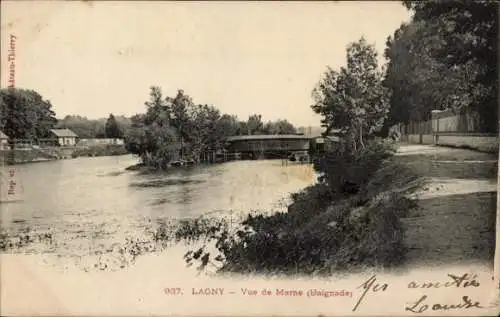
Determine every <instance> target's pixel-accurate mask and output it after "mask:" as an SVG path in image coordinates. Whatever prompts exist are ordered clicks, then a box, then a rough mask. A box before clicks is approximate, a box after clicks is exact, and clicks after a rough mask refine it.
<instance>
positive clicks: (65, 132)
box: [50, 129, 78, 138]
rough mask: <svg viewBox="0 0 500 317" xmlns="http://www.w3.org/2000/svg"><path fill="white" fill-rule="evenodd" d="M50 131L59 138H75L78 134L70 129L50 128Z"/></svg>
mask: <svg viewBox="0 0 500 317" xmlns="http://www.w3.org/2000/svg"><path fill="white" fill-rule="evenodd" d="M50 132H52V133H54V134H55V135H56V136H57V137H59V138H77V137H78V135H76V133H75V132H73V131H71V130H70V129H52V130H50Z"/></svg>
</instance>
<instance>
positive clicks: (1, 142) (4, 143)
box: [0, 131, 10, 150]
mask: <svg viewBox="0 0 500 317" xmlns="http://www.w3.org/2000/svg"><path fill="white" fill-rule="evenodd" d="M8 149H10V146H9V137H8V136H7V135H6V134H5V133H3V132H2V131H0V150H8Z"/></svg>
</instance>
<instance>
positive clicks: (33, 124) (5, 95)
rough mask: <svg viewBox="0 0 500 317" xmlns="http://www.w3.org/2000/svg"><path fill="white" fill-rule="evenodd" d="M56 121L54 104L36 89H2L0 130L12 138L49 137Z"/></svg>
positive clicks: (0, 95)
mask: <svg viewBox="0 0 500 317" xmlns="http://www.w3.org/2000/svg"><path fill="white" fill-rule="evenodd" d="M56 122H57V119H56V118H55V113H54V111H52V104H51V103H50V101H48V100H44V99H43V98H42V96H41V95H40V94H39V93H37V92H36V91H34V90H27V89H19V88H8V89H0V130H2V131H3V132H4V133H5V134H7V135H8V136H9V137H10V138H17V139H34V140H36V139H40V138H47V137H49V136H50V129H52V128H54V126H55V124H56Z"/></svg>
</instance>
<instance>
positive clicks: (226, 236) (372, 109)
mask: <svg viewBox="0 0 500 317" xmlns="http://www.w3.org/2000/svg"><path fill="white" fill-rule="evenodd" d="M382 82H383V73H382V72H381V71H380V70H379V68H378V66H377V54H376V51H375V48H374V47H373V45H370V44H368V43H367V42H366V41H365V39H363V38H361V39H360V40H359V41H357V42H354V43H352V44H350V45H349V46H348V48H347V66H346V67H342V68H341V69H340V70H339V71H336V70H333V69H328V70H327V72H326V73H325V74H324V76H323V78H322V79H321V81H320V82H319V83H318V85H317V87H316V89H315V90H314V92H313V96H314V98H315V104H314V105H312V109H313V110H314V111H315V112H317V113H318V114H320V115H322V116H323V124H324V125H325V126H326V128H327V133H328V131H329V130H331V129H337V130H340V134H341V139H340V142H338V143H337V144H335V146H333V147H331V148H328V149H327V150H326V151H325V152H323V153H318V155H316V157H315V161H314V167H315V169H316V170H317V171H318V172H319V173H320V175H321V176H320V178H319V179H318V183H317V184H315V185H312V186H309V187H307V188H305V189H304V190H303V191H301V192H299V193H296V194H293V195H292V196H291V198H292V203H291V204H290V205H289V207H288V210H287V212H279V213H275V214H273V215H257V216H254V215H248V216H247V217H246V219H244V220H243V221H242V222H241V224H240V226H238V227H236V228H233V226H232V224H231V223H228V222H227V221H226V220H215V219H207V218H200V219H196V220H191V221H183V222H181V225H180V227H179V228H178V229H177V231H176V233H175V239H176V240H178V241H183V240H185V241H188V242H193V241H198V242H199V241H200V240H201V241H202V242H203V245H202V246H201V247H200V248H198V247H197V248H196V249H193V250H189V251H188V252H187V253H186V255H185V260H186V262H187V263H188V265H192V264H193V263H194V262H198V265H197V267H198V269H200V270H202V269H204V268H206V267H207V265H208V264H212V265H214V266H217V267H218V268H219V271H220V272H238V273H269V274H276V273H279V274H331V273H333V272H334V271H339V270H346V269H350V270H353V269H356V268H363V267H366V266H375V267H391V266H394V265H398V264H401V262H402V261H403V260H404V256H405V246H404V244H403V228H402V223H401V220H400V219H401V218H402V217H404V216H405V215H406V214H407V213H408V212H409V211H410V210H412V209H414V208H417V207H418V204H417V202H416V200H414V199H412V198H409V195H408V194H410V193H411V192H413V191H415V190H416V189H418V188H419V187H420V186H421V185H422V184H423V182H422V180H421V178H420V177H419V176H418V175H416V174H415V173H413V172H412V171H411V170H410V169H409V168H407V167H405V166H404V165H401V164H399V163H398V162H397V160H396V159H395V156H394V153H395V150H396V147H395V144H393V143H391V142H389V141H386V140H383V139H380V138H377V134H378V133H379V131H381V129H382V127H383V124H384V121H385V119H386V117H387V114H388V112H389V107H390V105H389V100H390V98H389V97H390V91H389V90H388V89H387V88H386V87H384V86H383V85H382ZM163 232H164V233H165V232H166V229H163ZM166 236H168V234H163V235H161V234H160V235H159V237H160V238H161V237H166ZM212 246H215V248H213V247H212Z"/></svg>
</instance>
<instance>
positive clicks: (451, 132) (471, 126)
mask: <svg viewBox="0 0 500 317" xmlns="http://www.w3.org/2000/svg"><path fill="white" fill-rule="evenodd" d="M479 127H480V121H479V115H478V114H477V113H475V112H462V113H455V112H453V111H452V110H445V111H433V112H432V119H431V120H427V121H420V122H419V121H412V122H409V123H408V124H400V125H396V126H393V127H392V128H391V131H392V132H393V133H394V132H397V133H398V134H399V135H400V136H401V141H403V142H406V143H409V144H435V145H446V146H455V147H466V148H472V149H477V150H481V151H487V152H491V151H497V150H498V135H497V134H489V133H480V132H479V131H480V130H479Z"/></svg>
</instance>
